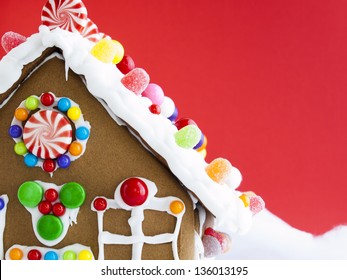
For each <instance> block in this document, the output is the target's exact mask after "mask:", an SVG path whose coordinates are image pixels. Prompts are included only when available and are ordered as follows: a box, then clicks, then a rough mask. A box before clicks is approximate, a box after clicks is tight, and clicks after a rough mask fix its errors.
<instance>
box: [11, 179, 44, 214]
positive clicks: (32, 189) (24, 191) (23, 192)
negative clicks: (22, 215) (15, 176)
mask: <svg viewBox="0 0 347 280" xmlns="http://www.w3.org/2000/svg"><path fill="white" fill-rule="evenodd" d="M17 196H18V200H19V202H20V203H21V204H22V205H23V206H26V207H30V208H33V207H36V206H37V205H38V204H39V203H40V202H41V200H42V197H43V188H42V187H41V186H40V185H39V184H38V183H36V182H33V181H28V182H25V183H23V184H22V185H21V186H20V187H19V189H18V193H17Z"/></svg>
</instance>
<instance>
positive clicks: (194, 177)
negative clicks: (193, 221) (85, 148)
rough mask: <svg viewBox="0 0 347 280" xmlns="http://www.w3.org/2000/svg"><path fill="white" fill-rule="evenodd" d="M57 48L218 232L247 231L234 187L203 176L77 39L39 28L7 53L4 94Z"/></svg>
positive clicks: (192, 155) (0, 74)
mask: <svg viewBox="0 0 347 280" xmlns="http://www.w3.org/2000/svg"><path fill="white" fill-rule="evenodd" d="M53 46H56V47H58V48H60V49H61V50H62V54H63V57H64V60H65V66H66V69H71V70H72V71H73V72H75V73H76V74H78V75H83V76H84V77H85V83H86V86H87V88H88V90H89V92H90V93H91V94H92V95H93V96H95V97H96V98H97V99H101V100H103V101H104V102H105V103H106V104H107V105H108V107H109V110H110V111H112V112H113V114H114V115H116V116H117V117H118V118H120V119H122V120H124V121H125V122H126V123H127V124H129V125H130V126H131V127H132V128H133V129H135V130H136V131H137V132H138V133H139V135H140V136H141V138H142V139H143V140H144V141H145V142H146V143H148V145H149V146H150V147H151V148H152V149H153V150H154V151H156V152H157V153H158V154H159V155H160V156H161V157H163V158H164V159H165V160H166V162H167V164H168V166H169V168H170V170H171V172H172V173H173V174H174V175H175V176H176V177H177V178H178V179H179V180H180V181H181V182H182V184H183V185H184V186H185V187H187V188H188V189H189V190H190V191H191V192H192V193H194V194H195V195H196V196H197V197H198V198H199V200H200V201H201V202H202V204H203V205H204V206H205V207H206V208H207V209H208V210H209V211H210V212H211V213H212V214H213V215H214V216H215V217H216V229H217V230H220V231H224V232H230V231H231V232H240V233H244V232H246V231H248V229H249V228H250V226H251V221H252V213H251V212H250V210H249V209H248V208H245V207H244V204H243V202H242V201H241V200H240V199H239V198H238V195H237V193H236V192H235V191H234V189H233V188H234V187H235V186H234V182H235V181H236V182H238V181H239V179H240V177H239V176H238V175H237V176H238V178H236V180H232V181H231V182H233V184H232V185H230V186H228V185H227V184H228V183H227V184H224V185H220V184H218V183H216V182H214V181H213V180H212V179H211V178H210V177H209V176H208V175H207V174H206V172H205V167H206V166H207V163H206V162H205V160H204V159H203V157H202V156H201V155H200V154H199V153H197V152H196V151H194V150H187V149H183V148H181V147H179V146H178V145H177V144H176V142H175V139H174V137H173V135H174V134H175V132H177V128H176V127H175V126H174V125H172V123H171V122H170V121H169V120H168V119H166V118H165V117H164V116H163V115H154V114H151V113H150V112H149V110H148V106H147V105H146V103H147V102H143V101H141V100H143V98H142V97H139V96H137V95H135V94H133V93H132V92H130V91H129V90H128V89H126V88H125V87H124V86H123V85H122V83H121V78H122V77H123V74H122V73H121V72H120V71H119V70H118V69H117V67H116V66H115V65H113V64H105V63H103V62H101V61H99V60H98V59H96V58H95V57H94V56H92V55H91V54H90V50H91V48H92V47H93V44H92V43H91V42H90V41H89V40H87V39H84V38H83V37H82V36H80V35H79V34H74V33H71V32H67V31H64V30H61V29H59V28H58V29H55V30H52V31H50V30H49V29H48V28H47V27H45V26H40V29H39V33H37V34H34V35H32V36H31V37H30V38H28V39H27V41H26V42H24V43H23V44H21V45H19V46H18V47H17V48H15V49H13V50H12V51H11V52H9V53H8V54H7V55H6V56H5V57H4V58H3V59H2V60H1V61H0V92H6V91H7V90H8V89H9V88H10V87H11V86H12V85H13V84H14V83H15V82H16V81H17V80H18V79H19V77H20V75H21V72H22V68H23V66H24V65H26V64H28V63H30V62H32V61H34V60H35V59H36V58H38V57H40V56H41V54H42V52H43V51H44V50H45V49H47V48H49V47H53ZM235 174H238V172H235Z"/></svg>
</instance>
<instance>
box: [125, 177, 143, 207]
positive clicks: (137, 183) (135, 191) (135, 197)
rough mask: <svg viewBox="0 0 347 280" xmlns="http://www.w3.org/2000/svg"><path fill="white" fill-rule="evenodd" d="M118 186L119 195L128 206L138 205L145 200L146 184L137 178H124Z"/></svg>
mask: <svg viewBox="0 0 347 280" xmlns="http://www.w3.org/2000/svg"><path fill="white" fill-rule="evenodd" d="M120 188H121V189H120V195H121V197H122V199H123V201H124V202H125V203H126V204H128V205H129V206H139V205H142V204H143V203H145V201H146V200H147V197H148V188H147V185H146V183H145V182H143V181H142V180H140V179H138V178H129V179H127V180H125V181H124V182H123V184H122V185H121V187H120Z"/></svg>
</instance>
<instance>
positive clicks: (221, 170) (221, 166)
mask: <svg viewBox="0 0 347 280" xmlns="http://www.w3.org/2000/svg"><path fill="white" fill-rule="evenodd" d="M205 170H206V173H207V175H208V176H209V177H210V178H211V179H212V180H213V181H215V182H217V183H219V184H223V183H224V182H225V180H226V179H227V178H228V177H229V176H230V174H231V170H232V165H231V163H230V162H229V161H228V160H227V159H224V158H217V159H214V160H213V161H212V162H211V163H210V164H209V165H208V166H207V167H206V169H205Z"/></svg>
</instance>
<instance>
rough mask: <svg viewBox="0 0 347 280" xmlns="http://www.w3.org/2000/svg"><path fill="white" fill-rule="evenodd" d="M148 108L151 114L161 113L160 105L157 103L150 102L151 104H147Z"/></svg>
mask: <svg viewBox="0 0 347 280" xmlns="http://www.w3.org/2000/svg"><path fill="white" fill-rule="evenodd" d="M149 110H150V111H151V113H152V114H155V115H160V113H161V109H160V106H159V105H157V104H152V105H151V106H149Z"/></svg>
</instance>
